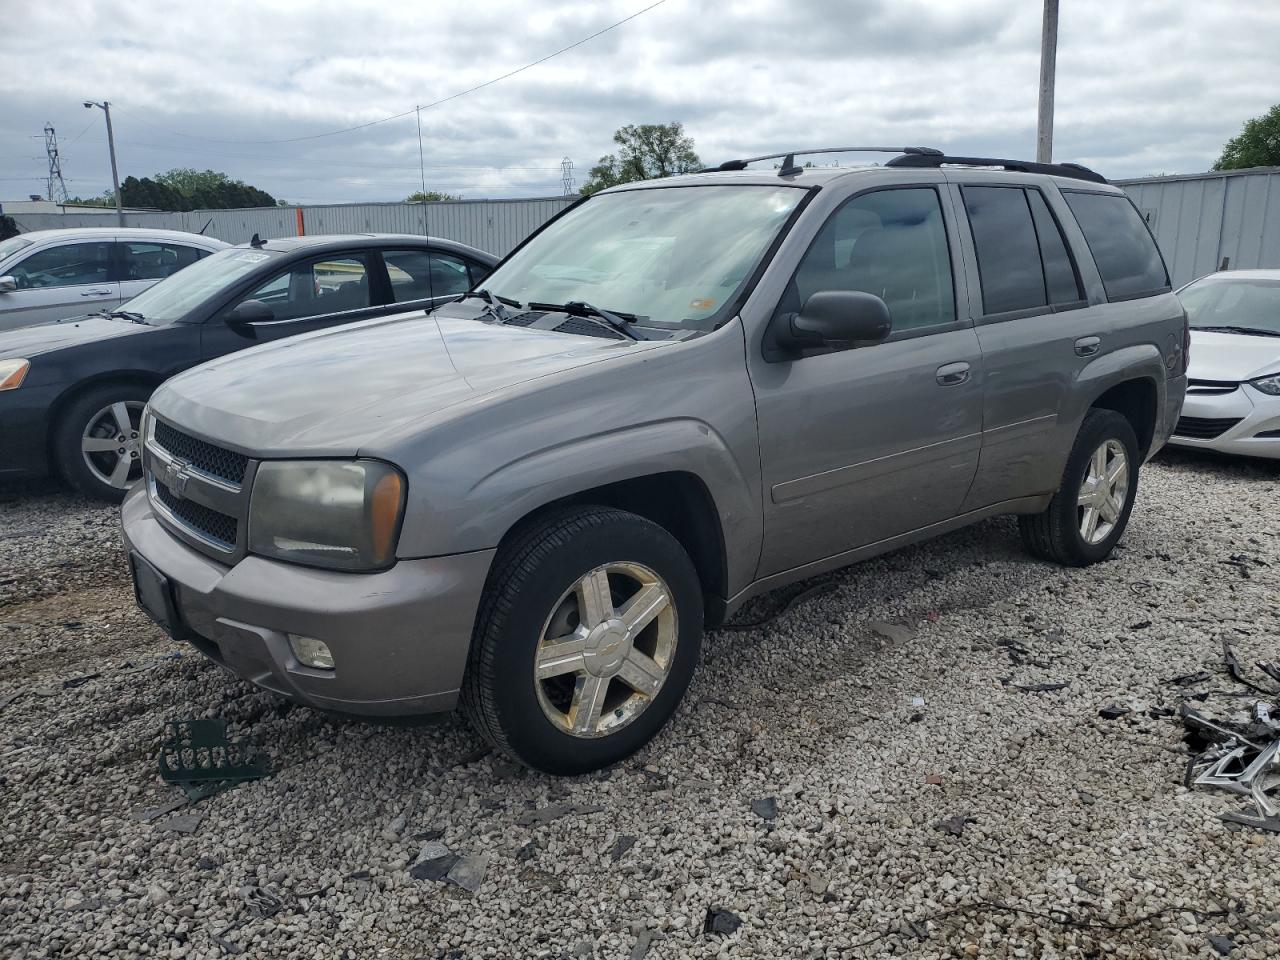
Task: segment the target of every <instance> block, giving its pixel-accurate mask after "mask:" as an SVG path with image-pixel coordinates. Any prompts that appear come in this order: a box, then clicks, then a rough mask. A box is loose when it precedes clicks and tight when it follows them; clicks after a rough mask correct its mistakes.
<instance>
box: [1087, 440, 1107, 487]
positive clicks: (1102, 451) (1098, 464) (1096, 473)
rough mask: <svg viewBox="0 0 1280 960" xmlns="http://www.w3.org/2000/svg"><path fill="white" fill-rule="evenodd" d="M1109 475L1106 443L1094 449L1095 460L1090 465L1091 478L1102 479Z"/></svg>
mask: <svg viewBox="0 0 1280 960" xmlns="http://www.w3.org/2000/svg"><path fill="white" fill-rule="evenodd" d="M1106 475H1107V445H1106V444H1105V443H1104V444H1103V445H1102V446H1100V447H1099V448H1098V449H1097V450H1095V451H1093V462H1092V463H1091V464H1090V466H1089V479H1091V480H1098V481H1101V480H1102V478H1103V477H1105V476H1106Z"/></svg>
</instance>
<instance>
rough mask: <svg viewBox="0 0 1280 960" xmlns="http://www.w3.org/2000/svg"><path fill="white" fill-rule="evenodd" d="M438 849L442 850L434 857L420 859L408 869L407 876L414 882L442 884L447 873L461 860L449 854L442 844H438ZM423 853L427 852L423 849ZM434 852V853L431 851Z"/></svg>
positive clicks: (454, 854) (455, 855)
mask: <svg viewBox="0 0 1280 960" xmlns="http://www.w3.org/2000/svg"><path fill="white" fill-rule="evenodd" d="M438 846H439V849H441V850H443V851H444V852H443V853H440V854H438V855H436V856H433V857H429V858H427V859H420V860H418V862H417V863H415V864H414V865H413V866H412V867H410V868H409V876H411V877H413V879H415V880H435V881H436V882H437V883H443V882H444V880H445V878H446V877H447V876H449V871H450V870H452V869H453V867H454V864H456V863H457V862H458V861H459V860H461V859H462V858H461V857H459V856H458V855H457V854H456V853H450V852H449V848H448V847H446V846H445V845H444V844H442V843H441V844H439V845H438ZM423 852H424V853H425V852H427V850H426V848H425V847H424V848H423ZM432 852H434V851H432Z"/></svg>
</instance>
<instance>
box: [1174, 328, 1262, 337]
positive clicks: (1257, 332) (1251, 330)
mask: <svg viewBox="0 0 1280 960" xmlns="http://www.w3.org/2000/svg"><path fill="white" fill-rule="evenodd" d="M1191 329H1192V330H1207V331H1208V332H1210V333H1248V334H1254V335H1256V336H1259V337H1280V330H1265V329H1263V328H1262V327H1192V328H1191Z"/></svg>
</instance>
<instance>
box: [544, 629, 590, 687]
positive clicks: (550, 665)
mask: <svg viewBox="0 0 1280 960" xmlns="http://www.w3.org/2000/svg"><path fill="white" fill-rule="evenodd" d="M586 644H587V638H586V635H585V634H574V635H573V636H569V637H562V638H560V639H559V640H553V641H551V642H550V643H544V644H543V645H542V646H541V647H539V648H538V656H537V664H536V669H537V675H538V679H539V680H545V679H547V678H548V677H558V676H560V675H562V674H565V673H573V672H574V671H575V670H583V669H585V664H584V662H583V659H582V651H583V649H584V648H585V647H586Z"/></svg>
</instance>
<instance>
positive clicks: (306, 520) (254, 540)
mask: <svg viewBox="0 0 1280 960" xmlns="http://www.w3.org/2000/svg"><path fill="white" fill-rule="evenodd" d="M404 494H405V480H404V476H403V475H402V474H401V473H400V471H399V470H397V469H396V468H395V467H393V466H391V465H390V464H387V463H382V462H381V461H378V460H346V461H326V460H295V461H267V462H266V463H263V464H262V465H261V466H259V467H258V473H257V476H256V477H255V479H254V481H253V496H252V498H251V499H250V501H249V551H250V552H251V553H256V554H258V555H259V556H263V557H274V558H276V559H277V560H288V561H291V562H293V563H303V564H307V565H309V566H313V567H329V568H331V569H334V570H377V569H380V568H382V567H388V566H390V565H391V564H392V562H394V560H395V554H396V538H397V537H398V536H399V534H400V518H401V516H402V514H403V513H404Z"/></svg>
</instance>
